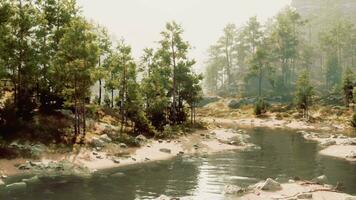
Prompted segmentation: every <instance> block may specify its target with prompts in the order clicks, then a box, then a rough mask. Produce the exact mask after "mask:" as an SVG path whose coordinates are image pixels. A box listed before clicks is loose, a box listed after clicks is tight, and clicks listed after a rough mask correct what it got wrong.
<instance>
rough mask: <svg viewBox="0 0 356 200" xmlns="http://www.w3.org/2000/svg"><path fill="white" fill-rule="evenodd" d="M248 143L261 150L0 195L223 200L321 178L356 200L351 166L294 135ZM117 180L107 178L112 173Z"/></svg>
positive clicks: (50, 199) (45, 183) (270, 135)
mask: <svg viewBox="0 0 356 200" xmlns="http://www.w3.org/2000/svg"><path fill="white" fill-rule="evenodd" d="M249 134H250V135H251V138H250V142H251V143H254V144H256V145H258V146H260V147H261V149H254V150H251V151H247V152H239V151H227V152H222V153H217V154H213V155H208V156H203V157H202V156H198V155H197V156H184V157H177V158H175V159H172V160H168V161H160V162H154V163H146V164H142V165H135V166H129V167H125V168H120V169H116V170H110V171H107V172H100V174H95V175H94V176H93V177H91V178H85V179H83V178H78V177H62V178H56V179H47V180H42V181H41V183H40V184H37V185H34V186H31V187H29V188H28V189H27V190H26V191H24V192H22V193H18V192H16V193H9V192H7V191H2V192H0V199H6V200H12V199H18V200H121V199H122V200H131V199H152V198H156V197H158V196H160V195H161V194H165V195H167V196H175V197H191V198H192V199H214V200H219V199H227V198H228V197H226V196H224V195H223V194H222V191H223V190H224V187H225V185H227V184H233V185H239V186H242V187H245V186H248V185H250V184H254V183H256V182H258V181H260V180H263V179H266V178H268V177H271V178H277V179H278V180H279V181H280V182H283V181H285V182H286V181H287V180H288V179H289V178H291V177H295V176H298V177H300V178H303V179H312V178H314V177H317V176H319V175H322V174H325V175H326V176H327V177H328V182H329V183H330V184H334V185H335V184H336V183H337V182H340V183H342V184H343V185H344V186H345V192H347V193H350V194H356V164H352V163H350V162H347V161H343V160H339V159H335V158H331V157H326V156H321V155H318V153H317V152H318V145H317V144H316V143H315V142H309V141H306V140H304V139H303V137H302V136H301V135H299V134H296V133H295V132H294V131H286V130H270V129H253V130H249ZM117 172H118V173H119V174H118V175H117V176H110V174H112V173H117Z"/></svg>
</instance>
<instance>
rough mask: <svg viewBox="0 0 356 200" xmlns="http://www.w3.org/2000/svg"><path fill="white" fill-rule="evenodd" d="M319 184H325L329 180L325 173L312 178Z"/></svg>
mask: <svg viewBox="0 0 356 200" xmlns="http://www.w3.org/2000/svg"><path fill="white" fill-rule="evenodd" d="M312 181H313V182H316V183H318V184H325V183H326V182H327V181H328V178H327V177H326V176H325V175H321V176H318V177H316V178H314V179H313V180H312Z"/></svg>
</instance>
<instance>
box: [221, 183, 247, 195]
mask: <svg viewBox="0 0 356 200" xmlns="http://www.w3.org/2000/svg"><path fill="white" fill-rule="evenodd" d="M242 192H244V190H243V189H242V188H240V187H239V186H236V185H226V186H225V189H224V194H240V193H242Z"/></svg>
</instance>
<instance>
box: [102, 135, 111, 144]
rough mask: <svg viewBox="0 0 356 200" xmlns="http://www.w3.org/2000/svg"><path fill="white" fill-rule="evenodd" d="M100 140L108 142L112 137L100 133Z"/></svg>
mask: <svg viewBox="0 0 356 200" xmlns="http://www.w3.org/2000/svg"><path fill="white" fill-rule="evenodd" d="M100 140H101V141H103V142H105V143H110V142H112V139H111V138H110V137H109V136H108V135H107V134H104V135H101V136H100Z"/></svg>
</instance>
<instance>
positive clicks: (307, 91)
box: [295, 71, 314, 117]
mask: <svg viewBox="0 0 356 200" xmlns="http://www.w3.org/2000/svg"><path fill="white" fill-rule="evenodd" d="M313 94H314V91H313V87H312V86H311V85H310V80H309V75H308V72H306V71H305V72H303V73H302V74H301V75H300V76H299V78H298V81H297V89H296V94H295V98H296V99H295V101H296V105H297V107H298V109H300V110H302V111H303V116H304V117H308V110H309V107H310V106H311V104H312V96H313Z"/></svg>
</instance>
